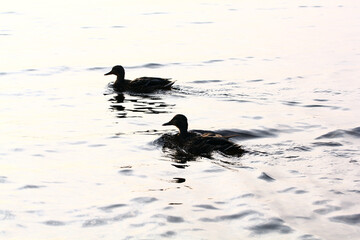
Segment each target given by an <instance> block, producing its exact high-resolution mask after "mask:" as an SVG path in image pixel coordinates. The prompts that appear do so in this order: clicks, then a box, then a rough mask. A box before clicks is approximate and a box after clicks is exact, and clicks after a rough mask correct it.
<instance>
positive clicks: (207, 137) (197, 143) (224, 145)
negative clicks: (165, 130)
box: [160, 114, 245, 157]
mask: <svg viewBox="0 0 360 240" xmlns="http://www.w3.org/2000/svg"><path fill="white" fill-rule="evenodd" d="M163 125H164V126H167V125H174V126H176V127H177V128H178V129H179V133H178V134H175V135H172V134H164V135H163V136H162V137H161V138H160V141H161V143H162V144H163V147H164V148H169V149H175V150H179V151H182V152H186V153H189V154H192V155H196V156H205V157H210V156H211V153H212V152H214V151H218V152H221V153H223V154H225V155H232V156H242V155H243V154H244V153H245V150H244V149H242V148H241V146H239V145H237V144H235V143H233V142H231V141H229V140H228V138H227V137H224V136H222V135H220V134H216V133H214V132H206V131H201V133H199V132H196V131H188V130H187V126H188V124H187V118H186V117H185V116H184V115H182V114H177V115H176V116H175V117H174V118H173V119H171V120H170V122H167V123H164V124H163Z"/></svg>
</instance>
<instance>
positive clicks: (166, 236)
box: [160, 231, 176, 238]
mask: <svg viewBox="0 0 360 240" xmlns="http://www.w3.org/2000/svg"><path fill="white" fill-rule="evenodd" d="M175 235H176V232H174V231H166V232H164V233H162V234H160V236H161V237H165V238H170V237H174V236H175Z"/></svg>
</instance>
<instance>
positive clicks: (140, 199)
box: [131, 197, 158, 204]
mask: <svg viewBox="0 0 360 240" xmlns="http://www.w3.org/2000/svg"><path fill="white" fill-rule="evenodd" d="M131 201H133V202H137V203H141V204H148V203H152V202H155V201H158V199H157V198H154V197H137V198H133V199H131Z"/></svg>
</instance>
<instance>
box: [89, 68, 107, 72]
mask: <svg viewBox="0 0 360 240" xmlns="http://www.w3.org/2000/svg"><path fill="white" fill-rule="evenodd" d="M105 69H107V67H90V68H87V69H86V70H88V71H103V70H105Z"/></svg>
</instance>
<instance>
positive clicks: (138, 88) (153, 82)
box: [105, 65, 174, 93]
mask: <svg viewBox="0 0 360 240" xmlns="http://www.w3.org/2000/svg"><path fill="white" fill-rule="evenodd" d="M111 74H113V75H116V81H115V82H114V84H113V88H114V89H115V90H116V91H119V92H124V91H130V92H137V93H151V92H154V91H157V90H170V89H171V87H172V85H173V84H174V81H170V78H158V77H140V78H136V79H134V80H127V79H125V69H124V68H123V67H122V66H121V65H116V66H114V67H113V68H112V69H111V71H110V72H108V73H105V75H111Z"/></svg>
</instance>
